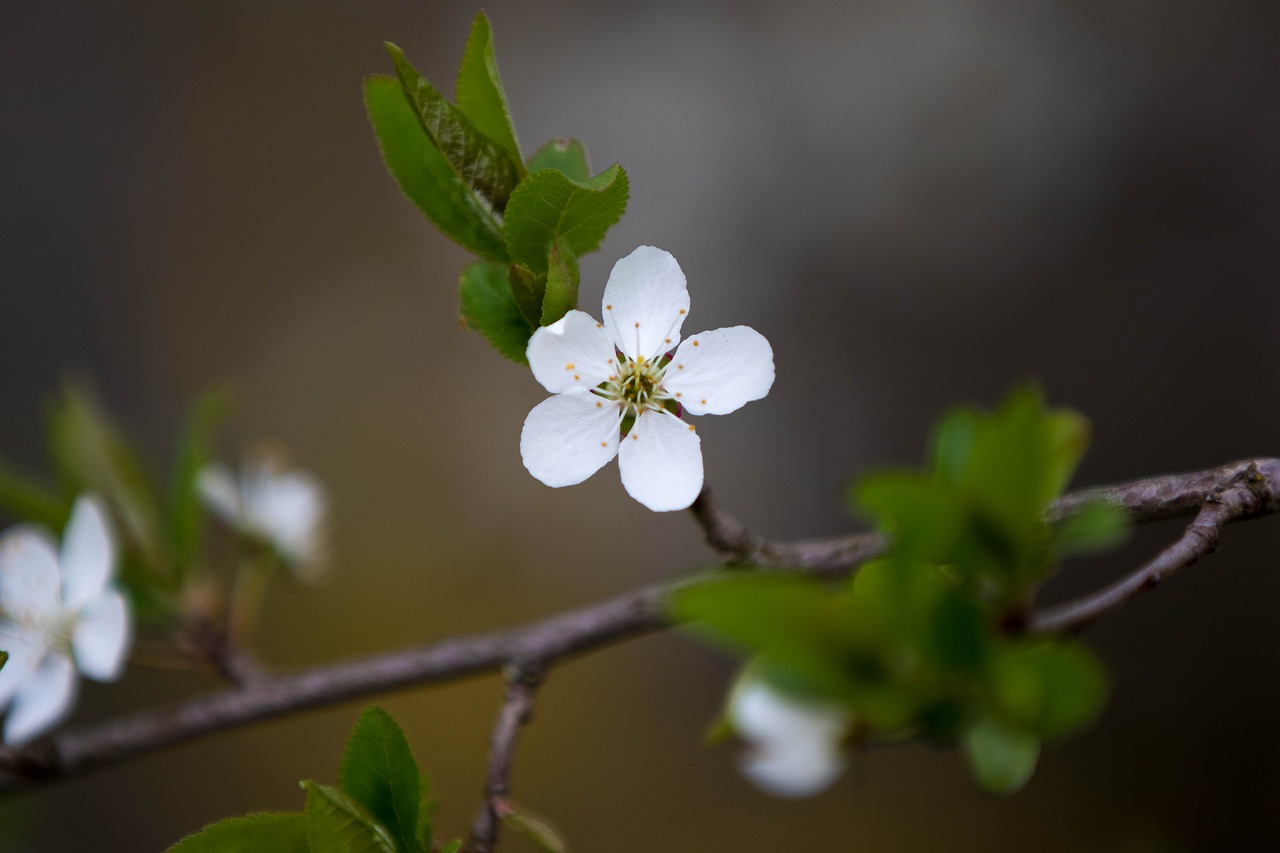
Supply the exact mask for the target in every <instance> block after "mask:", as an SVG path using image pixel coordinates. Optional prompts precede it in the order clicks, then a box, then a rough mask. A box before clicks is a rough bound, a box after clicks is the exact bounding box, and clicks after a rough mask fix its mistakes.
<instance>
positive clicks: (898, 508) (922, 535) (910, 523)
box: [851, 471, 966, 561]
mask: <svg viewBox="0 0 1280 853" xmlns="http://www.w3.org/2000/svg"><path fill="white" fill-rule="evenodd" d="M851 496H852V498H853V501H854V503H855V504H857V505H858V506H861V507H862V508H863V509H864V510H866V511H867V512H869V513H871V514H872V515H873V516H875V518H876V521H877V525H878V526H879V527H880V528H881V529H882V530H883V531H884V532H885V533H887V534H889V535H890V536H892V537H893V545H894V551H893V554H894V557H895V558H896V559H900V560H904V561H913V560H920V559H930V558H932V559H939V560H942V559H945V558H947V557H949V556H951V555H952V553H953V551H954V549H955V547H956V543H957V542H958V540H959V539H960V536H961V535H962V533H963V532H964V525H965V522H966V514H965V512H964V508H963V507H962V506H961V505H960V504H959V503H958V501H957V500H956V496H955V494H954V492H953V490H951V489H949V488H946V487H944V486H942V485H940V484H938V483H937V482H936V481H934V480H933V479H931V478H930V477H927V476H925V475H923V474H917V473H914V472H905V471H904V472H886V473H880V474H870V475H867V476H865V477H863V478H862V479H861V480H860V481H858V482H857V483H856V484H855V485H854V487H853V490H852V494H851Z"/></svg>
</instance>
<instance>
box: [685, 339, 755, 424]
mask: <svg viewBox="0 0 1280 853" xmlns="http://www.w3.org/2000/svg"><path fill="white" fill-rule="evenodd" d="M772 386H773V348H772V347H771V346H769V342H768V341H767V340H765V338H764V335H762V334H760V333H759V332H757V331H756V330H755V329H752V328H751V327H749V326H733V327H731V328H728V329H716V330H715V331H711V332H701V333H699V334H696V335H690V336H689V338H688V339H687V340H685V341H684V342H683V343H681V344H680V347H679V348H678V349H677V350H676V352H675V355H674V356H672V358H671V363H670V364H669V365H667V372H666V376H665V378H664V379H663V381H662V387H663V388H665V389H666V390H667V392H668V393H670V394H672V395H674V396H675V397H676V399H677V400H678V401H679V402H680V404H681V405H683V406H684V408H685V411H687V412H689V413H690V414H693V415H727V414H728V413H729V412H732V411H733V410H735V409H739V408H741V407H742V406H743V405H744V404H746V403H749V402H751V401H752V400H759V399H760V398H761V397H763V396H765V395H766V394H768V393H769V389H770V388H771V387H772Z"/></svg>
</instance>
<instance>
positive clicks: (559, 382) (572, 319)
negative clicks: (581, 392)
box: [526, 311, 618, 394]
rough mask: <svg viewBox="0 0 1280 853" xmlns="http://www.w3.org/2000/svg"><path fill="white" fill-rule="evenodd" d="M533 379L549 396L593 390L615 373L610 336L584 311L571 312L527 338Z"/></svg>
mask: <svg viewBox="0 0 1280 853" xmlns="http://www.w3.org/2000/svg"><path fill="white" fill-rule="evenodd" d="M526 355H527V356H528V358H529V367H531V368H533V377H534V378H535V379H537V380H538V381H539V382H541V383H542V387H543V388H546V389H547V390H548V391H550V392H551V393H552V394H562V393H564V392H565V391H568V390H570V389H572V388H594V387H595V386H597V385H599V384H600V383H601V382H603V381H605V380H606V379H607V378H609V376H610V375H611V374H613V373H616V372H617V369H618V368H617V365H616V364H615V360H616V358H617V353H616V352H615V351H614V349H613V333H612V332H610V331H609V330H608V329H606V328H605V327H604V326H603V325H602V324H600V323H597V322H596V319H595V318H594V317H592V316H591V315H590V314H587V313H586V312H583V311H570V312H569V313H568V314H565V315H564V316H563V317H561V318H560V319H559V320H557V321H555V322H554V323H552V324H551V325H550V326H543V327H542V328H540V329H538V330H536V331H535V332H534V333H533V337H531V338H529V349H528V351H527V352H526Z"/></svg>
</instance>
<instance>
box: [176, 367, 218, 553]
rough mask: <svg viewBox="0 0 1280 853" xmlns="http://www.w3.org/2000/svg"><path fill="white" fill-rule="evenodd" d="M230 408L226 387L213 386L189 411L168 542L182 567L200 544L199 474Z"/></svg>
mask: <svg viewBox="0 0 1280 853" xmlns="http://www.w3.org/2000/svg"><path fill="white" fill-rule="evenodd" d="M230 410H231V397H230V394H228V392H227V391H226V389H224V388H213V389H210V390H208V391H205V392H204V393H202V394H200V395H199V396H198V397H196V399H195V401H194V402H193V403H192V404H191V409H190V411H188V413H187V424H186V428H185V430H184V431H183V435H182V439H181V440H180V441H179V442H178V452H177V454H176V458H175V459H174V462H173V472H172V474H171V475H170V486H169V501H168V506H167V512H166V516H167V519H166V520H167V525H166V527H167V529H168V533H169V545H170V547H171V548H172V550H173V555H174V560H175V563H176V565H177V566H178V568H179V570H182V569H186V568H188V567H190V565H191V563H192V562H193V561H194V560H195V558H196V555H197V553H198V551H199V548H200V530H201V519H202V518H203V517H204V513H203V510H202V509H201V502H200V492H199V488H198V486H197V482H196V481H197V478H198V477H199V474H200V469H201V468H203V467H204V465H205V463H206V462H208V461H209V458H210V456H211V454H212V452H213V436H214V432H215V431H216V430H217V428H218V427H219V426H220V425H221V424H222V422H223V420H225V419H226V417H227V414H228V413H229V412H230Z"/></svg>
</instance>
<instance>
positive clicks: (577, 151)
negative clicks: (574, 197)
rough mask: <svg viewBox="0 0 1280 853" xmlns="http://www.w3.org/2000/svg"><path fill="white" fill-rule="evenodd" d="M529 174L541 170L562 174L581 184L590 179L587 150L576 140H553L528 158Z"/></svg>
mask: <svg viewBox="0 0 1280 853" xmlns="http://www.w3.org/2000/svg"><path fill="white" fill-rule="evenodd" d="M528 165H529V174H533V173H534V172H537V171H539V170H541V169H555V170H556V171H559V172H563V173H564V175H565V177H567V178H568V179H569V180H571V181H578V182H579V183H582V182H584V181H586V180H588V179H589V178H590V177H591V165H590V161H589V160H588V159H587V148H586V146H585V145H583V144H582V141H581V140H578V139H553V140H551V141H550V142H548V143H546V144H544V145H543V146H542V147H541V148H539V149H538V150H537V151H535V152H533V156H532V157H530V158H529V164H528Z"/></svg>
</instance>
